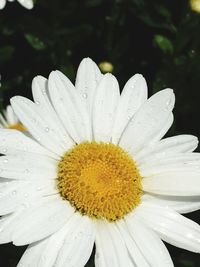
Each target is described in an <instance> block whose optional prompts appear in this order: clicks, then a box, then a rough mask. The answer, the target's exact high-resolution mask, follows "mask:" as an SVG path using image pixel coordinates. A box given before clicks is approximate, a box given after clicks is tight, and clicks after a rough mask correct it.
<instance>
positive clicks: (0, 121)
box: [0, 113, 8, 128]
mask: <svg viewBox="0 0 200 267" xmlns="http://www.w3.org/2000/svg"><path fill="white" fill-rule="evenodd" d="M0 123H1V127H2V128H4V127H5V128H7V127H8V123H7V121H6V120H5V119H4V117H3V115H2V114H1V113H0Z"/></svg>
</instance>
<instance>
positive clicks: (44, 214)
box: [12, 197, 74, 246]
mask: <svg viewBox="0 0 200 267" xmlns="http://www.w3.org/2000/svg"><path fill="white" fill-rule="evenodd" d="M45 200H46V202H45V203H44V201H41V203H39V204H38V205H34V206H33V207H30V208H29V209H28V210H27V211H25V212H24V214H23V216H22V217H21V218H20V219H19V220H18V221H17V223H16V227H15V230H14V233H13V235H12V240H13V243H14V244H15V245H18V246H21V245H26V244H30V243H33V242H36V241H39V240H41V239H43V238H45V237H47V236H49V235H51V234H53V233H55V232H56V231H58V230H59V229H60V228H61V227H62V226H63V225H64V224H65V223H66V222H67V221H68V219H69V218H70V217H71V216H72V214H73V213H74V209H73V208H72V207H71V206H70V205H69V204H68V203H67V202H66V201H63V200H62V199H61V198H60V197H46V199H45Z"/></svg>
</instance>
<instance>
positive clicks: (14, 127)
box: [8, 122, 26, 132]
mask: <svg viewBox="0 0 200 267" xmlns="http://www.w3.org/2000/svg"><path fill="white" fill-rule="evenodd" d="M8 129H15V130H18V131H21V132H25V131H26V128H25V127H24V126H23V125H22V124H21V123H20V122H18V123H16V124H11V125H9V126H8Z"/></svg>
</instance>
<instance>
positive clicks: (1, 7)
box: [0, 0, 6, 9]
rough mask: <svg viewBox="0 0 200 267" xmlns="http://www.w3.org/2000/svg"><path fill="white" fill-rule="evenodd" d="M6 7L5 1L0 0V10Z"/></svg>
mask: <svg viewBox="0 0 200 267" xmlns="http://www.w3.org/2000/svg"><path fill="white" fill-rule="evenodd" d="M5 5H6V0H0V9H3V8H4V7H5Z"/></svg>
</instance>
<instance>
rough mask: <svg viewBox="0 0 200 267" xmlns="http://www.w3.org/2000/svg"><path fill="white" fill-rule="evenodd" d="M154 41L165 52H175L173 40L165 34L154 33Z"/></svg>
mask: <svg viewBox="0 0 200 267" xmlns="http://www.w3.org/2000/svg"><path fill="white" fill-rule="evenodd" d="M153 42H154V44H155V45H156V46H158V47H159V48H160V50H162V52H163V53H165V54H167V53H168V54H172V53H173V50H174V48H173V44H172V42H171V41H170V40H169V39H168V38H167V37H165V36H163V35H159V34H156V35H154V38H153Z"/></svg>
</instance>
